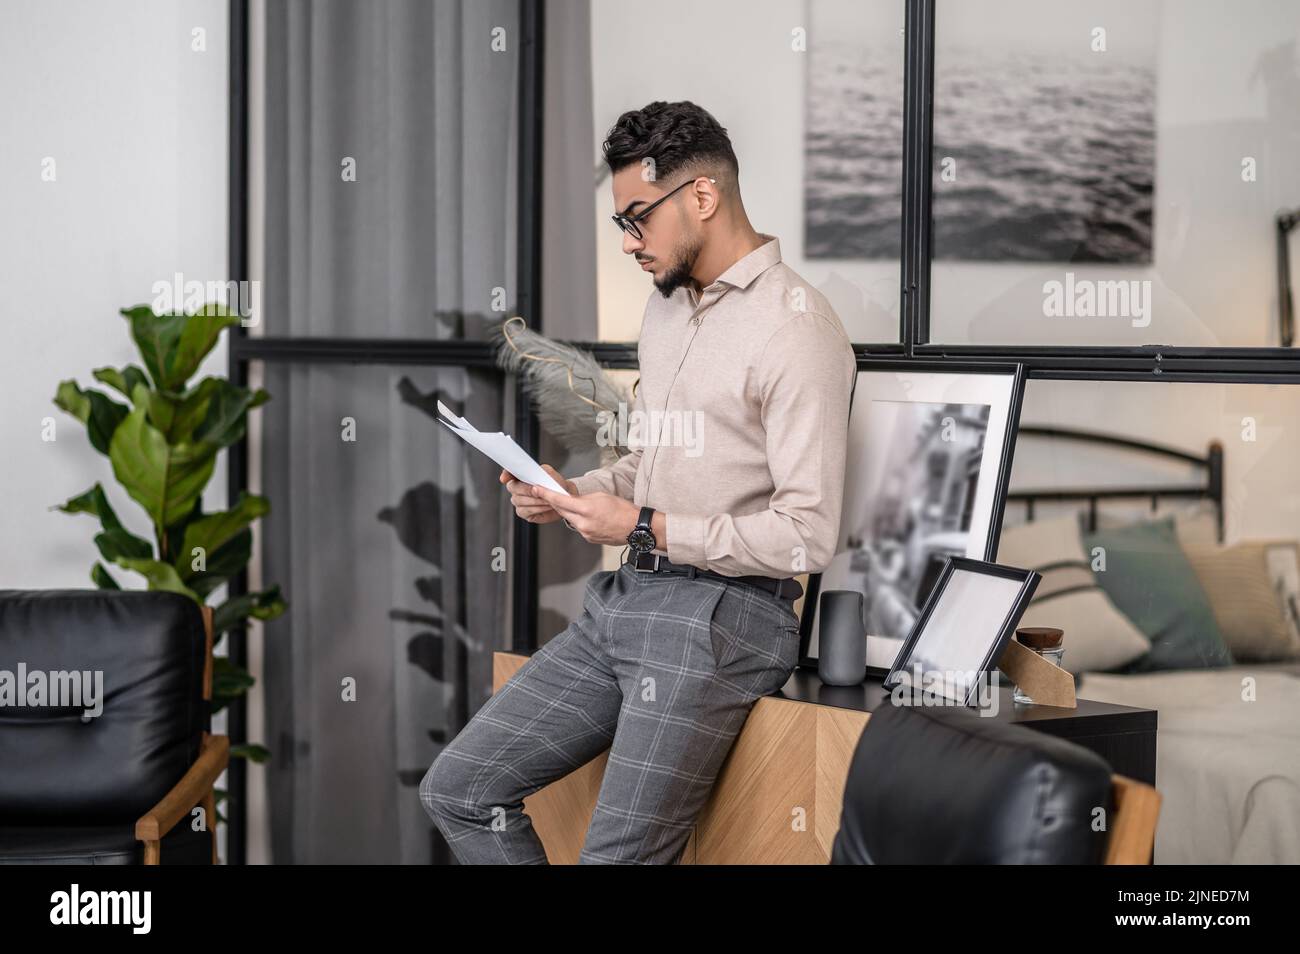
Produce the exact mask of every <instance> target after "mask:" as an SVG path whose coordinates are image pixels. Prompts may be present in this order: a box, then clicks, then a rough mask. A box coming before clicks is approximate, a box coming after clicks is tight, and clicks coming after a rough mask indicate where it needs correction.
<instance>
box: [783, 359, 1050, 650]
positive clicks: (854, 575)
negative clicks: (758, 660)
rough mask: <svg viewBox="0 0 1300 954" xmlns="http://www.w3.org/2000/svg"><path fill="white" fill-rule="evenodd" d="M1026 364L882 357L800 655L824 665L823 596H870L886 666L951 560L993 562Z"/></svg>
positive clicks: (867, 375) (868, 606) (861, 414)
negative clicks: (835, 537) (836, 592)
mask: <svg viewBox="0 0 1300 954" xmlns="http://www.w3.org/2000/svg"><path fill="white" fill-rule="evenodd" d="M1023 393H1024V366H1023V365H1021V364H1005V363H998V364H994V363H978V362H963V363H955V362H949V361H944V362H943V363H942V365H940V364H938V363H933V362H931V363H926V362H915V361H913V362H909V363H907V364H904V363H901V362H897V361H889V360H884V359H882V360H879V361H876V360H872V361H871V364H870V366H869V367H861V368H859V370H858V378H857V382H856V384H855V385H854V389H853V400H852V405H851V409H850V412H849V442H848V459H847V462H846V465H845V475H844V501H843V506H842V509H841V515H840V532H839V539H838V541H837V543H836V548H835V555H834V557H833V558H832V559H831V562H830V565H829V566H828V567H827V568H826V569H825V571H823V572H822V573H816V574H812V575H811V576H810V577H809V580H808V586H807V598H806V599H805V601H804V604H803V614H802V619H801V627H802V630H801V632H802V640H801V646H800V662H801V663H802V664H803V665H807V666H815V665H816V661H817V657H818V654H819V653H818V646H819V619H818V616H819V604H820V594H821V593H822V592H825V591H829V590H851V591H857V592H860V593H862V594H863V616H864V618H863V626H864V627H865V629H866V633H867V641H866V660H865V662H866V666H867V667H868V668H869V669H872V670H877V671H887V670H888V669H889V668H890V666H891V665H892V664H893V662H894V658H895V657H896V656H897V654H898V651H899V649H900V648H901V647H902V645H903V641H904V640H905V639H906V638H907V635H908V633H909V632H910V631H911V629H912V625H913V624H914V623H915V622H916V619H917V617H918V615H919V613H920V608H921V607H922V606H923V605H924V604H925V600H926V597H927V596H929V594H930V590H931V588H932V587H933V586H934V583H935V581H936V580H937V578H938V575H939V573H940V571H941V570H942V569H943V565H944V562H945V560H946V559H947V558H948V557H950V556H961V557H970V558H972V559H976V560H990V561H991V560H993V559H994V558H995V557H996V555H997V541H998V536H999V534H1000V533H1001V529H1002V513H1003V510H1004V508H1005V504H1006V492H1007V483H1008V480H1009V478H1010V473H1011V456H1012V451H1013V450H1014V447H1015V433H1016V428H1017V426H1018V425H1019V421H1020V402H1021V397H1022V395H1023Z"/></svg>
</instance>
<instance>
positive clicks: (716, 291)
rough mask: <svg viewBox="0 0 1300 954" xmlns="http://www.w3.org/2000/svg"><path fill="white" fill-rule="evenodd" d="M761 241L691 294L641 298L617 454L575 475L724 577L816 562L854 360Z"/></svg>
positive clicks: (681, 554)
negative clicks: (627, 408) (655, 521)
mask: <svg viewBox="0 0 1300 954" xmlns="http://www.w3.org/2000/svg"><path fill="white" fill-rule="evenodd" d="M763 238H764V239H767V241H766V243H765V244H763V245H761V246H760V247H758V248H757V249H755V250H754V251H752V252H750V253H749V254H748V255H746V256H744V257H743V258H741V259H740V260H739V261H737V262H736V263H735V264H733V265H732V266H731V267H730V268H728V269H727V270H726V271H724V272H723V273H722V274H721V275H719V276H718V279H717V281H715V282H714V283H713V284H711V285H709V286H707V287H706V288H704V289H703V290H702V294H699V295H698V296H697V294H696V292H695V290H694V289H693V288H691V287H690V286H687V287H683V288H679V289H677V291H675V292H674V293H673V294H672V296H671V297H670V298H664V297H663V296H662V295H661V294H660V293H659V292H658V291H657V290H655V291H653V292H652V293H651V295H650V298H649V301H648V302H647V303H646V309H645V314H644V316H643V317H642V320H641V333H640V340H639V342H638V345H637V354H638V359H639V363H640V372H641V378H640V383H639V385H638V387H637V392H636V397H635V400H634V401H633V408H632V413H631V414H630V415H629V418H628V421H627V428H628V431H627V435H628V439H627V446H629V447H631V448H632V450H631V453H628V454H625V455H624V456H623V457H621V458H619V459H618V460H617V461H615V462H614V463H613V464H611V465H609V466H607V467H598V468H596V469H594V470H589V471H587V472H586V473H584V474H582V475H581V476H579V477H574V478H571V479H572V480H573V482H574V483H575V484H576V485H577V488H578V492H579V493H583V494H586V493H591V492H593V491H604V492H605V493H610V494H615V495H617V496H620V497H624V498H626V499H628V500H630V501H632V502H633V503H634V504H636V505H637V506H638V507H642V506H650V507H654V508H655V509H656V510H659V511H661V512H663V514H664V520H665V523H666V527H667V531H668V543H667V548H666V549H665V548H664V547H663V546H662V545H661V546H659V547H657V548H656V550H655V551H654V552H656V553H664V554H666V555H667V557H668V559H669V560H672V561H673V562H674V563H688V564H693V565H694V566H697V567H700V568H702V569H707V570H713V571H715V572H717V573H722V574H725V575H727V576H744V575H748V574H758V575H761V576H770V577H791V576H797V575H798V574H800V573H805V572H809V573H816V572H820V571H822V570H824V569H825V568H826V567H827V565H828V564H829V563H830V561H831V557H832V556H833V555H834V553H835V546H836V543H837V541H838V536H839V525H840V508H841V504H842V502H843V496H844V471H845V454H846V448H847V443H848V419H849V398H850V394H851V392H852V390H853V383H854V381H855V379H856V375H857V368H856V361H855V358H854V355H853V348H852V346H851V345H850V343H849V337H848V335H847V334H846V333H845V331H844V326H843V324H842V323H841V322H840V319H839V317H838V316H837V315H836V314H835V311H834V310H833V309H832V308H831V306H830V303H829V302H827V300H826V298H825V297H824V296H823V295H822V294H821V293H820V292H819V291H817V289H815V288H814V287H812V286H811V285H809V284H808V283H807V282H805V281H804V280H803V279H802V278H800V277H799V276H798V275H797V274H796V273H795V272H794V271H793V270H792V269H791V268H789V267H788V266H787V265H786V264H785V263H783V262H782V261H781V247H780V244H779V243H778V242H777V240H776V239H775V238H772V237H771V236H768V235H764V236H763Z"/></svg>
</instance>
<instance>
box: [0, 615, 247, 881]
mask: <svg viewBox="0 0 1300 954" xmlns="http://www.w3.org/2000/svg"><path fill="white" fill-rule="evenodd" d="M212 641H213V637H212V610H211V609H210V608H206V607H205V608H203V609H200V608H199V607H198V606H197V605H195V603H194V602H193V601H192V600H190V599H188V598H187V597H184V596H182V595H180V594H176V593H165V592H141V591H113V590H0V680H2V679H5V678H6V674H8V678H9V679H10V688H11V689H13V688H16V685H15V683H16V680H17V677H18V676H19V674H20V673H23V674H25V676H26V683H27V685H28V688H29V690H30V689H31V688H33V687H35V685H36V684H37V683H38V682H39V681H41V680H42V679H43V678H44V677H45V675H48V674H50V673H61V674H70V673H73V672H78V673H82V674H85V673H89V674H91V675H90V677H89V679H90V684H92V685H93V680H94V678H95V675H94V674H95V673H102V697H101V698H100V700H99V704H100V705H102V711H100V712H98V714H97V715H94V716H93V717H91V718H85V717H84V713H85V710H86V708H87V705H86V702H87V700H86V699H85V698H84V697H83V698H82V700H81V701H80V702H78V703H77V704H67V703H68V701H69V700H68V698H67V694H66V693H62V694H59V697H58V698H55V694H54V693H50V694H47V695H46V696H45V698H43V699H41V698H33V697H32V695H31V693H30V691H29V692H28V693H26V698H18V697H17V696H16V695H14V696H13V697H12V698H7V697H5V696H4V695H3V694H2V693H0V863H5V864H97V865H99V864H141V863H144V864H159V863H162V864H213V863H216V837H215V828H216V809H215V802H214V798H213V784H214V783H215V782H216V779H217V777H218V776H219V775H220V774H221V772H222V771H223V770H224V769H225V767H226V764H227V762H228V760H229V752H230V744H229V741H228V740H227V739H226V737H225V736H212V735H210V734H209V729H210V726H211V701H210V700H211V698H212ZM33 674H37V675H35V676H34V675H33ZM51 685H53V680H51ZM0 688H3V687H0ZM19 702H25V703H26V704H25V705H19V704H18V703H19ZM54 703H62V704H54ZM199 805H201V806H203V808H204V812H203V817H204V818H205V819H206V825H205V826H202V827H201V830H199V831H195V830H194V824H193V823H192V822H193V817H192V814H191V813H192V811H193V809H194V808H195V807H196V806H199Z"/></svg>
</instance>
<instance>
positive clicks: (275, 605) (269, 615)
mask: <svg viewBox="0 0 1300 954" xmlns="http://www.w3.org/2000/svg"><path fill="white" fill-rule="evenodd" d="M286 606H287V604H286V603H285V601H284V599H283V598H282V597H281V596H280V587H279V584H276V585H275V586H272V587H268V588H267V589H265V590H263V591H262V592H260V593H244V594H241V595H240V596H235V597H232V598H231V599H228V600H226V601H225V602H224V603H222V604H221V605H220V606H218V607H217V608H216V609H215V610H213V612H212V632H213V633H214V634H215V635H217V636H220V635H221V634H222V633H225V632H228V631H229V630H232V629H234V628H235V627H236V626H238V625H239V624H240V623H242V622H243V621H244V620H245V619H247V618H248V617H249V616H251V617H253V618H254V619H262V620H266V619H275V618H276V617H277V616H279V615H280V614H281V613H283V612H284V611H285V608H286Z"/></svg>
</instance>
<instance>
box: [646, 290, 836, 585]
mask: <svg viewBox="0 0 1300 954" xmlns="http://www.w3.org/2000/svg"><path fill="white" fill-rule="evenodd" d="M856 374H857V366H856V359H855V358H854V355H853V347H852V345H850V344H849V342H848V339H847V338H846V337H845V335H844V333H843V331H842V328H841V326H840V325H839V323H838V321H836V320H833V319H831V318H828V317H827V316H825V315H821V314H818V313H816V312H805V313H802V314H798V315H795V316H794V317H792V318H791V319H789V320H788V321H786V322H785V323H784V324H782V325H781V326H780V327H779V328H778V329H777V330H776V331H775V332H774V333H773V334H772V336H771V338H769V340H768V342H767V344H766V345H765V346H764V349H763V353H762V356H761V358H760V360H759V373H758V381H759V393H760V396H761V401H762V410H761V416H762V422H763V428H764V431H765V440H766V447H767V462H768V468H769V471H770V472H771V476H772V483H773V486H774V490H773V492H772V496H771V500H770V506H769V508H768V509H766V510H761V511H758V512H756V513H750V514H744V515H742V516H732V515H731V514H725V513H718V514H711V515H707V516H701V515H698V514H684V513H679V512H674V511H672V510H669V511H667V513H666V514H665V527H666V530H667V534H668V559H670V560H672V561H673V562H674V563H689V564H693V565H694V566H698V567H701V568H703V569H707V570H713V571H715V572H717V573H722V574H725V575H728V576H742V575H747V574H753V573H758V574H761V575H764V576H773V577H790V576H796V575H798V574H800V573H805V572H807V573H818V572H821V571H822V570H824V569H826V567H827V566H828V565H829V564H830V561H831V558H832V557H833V556H834V555H835V547H836V544H837V542H838V538H839V527H840V510H841V507H842V505H843V500H844V473H845V458H846V455H847V449H848V421H849V400H850V395H851V393H852V389H853V381H854V378H855V376H856Z"/></svg>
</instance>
